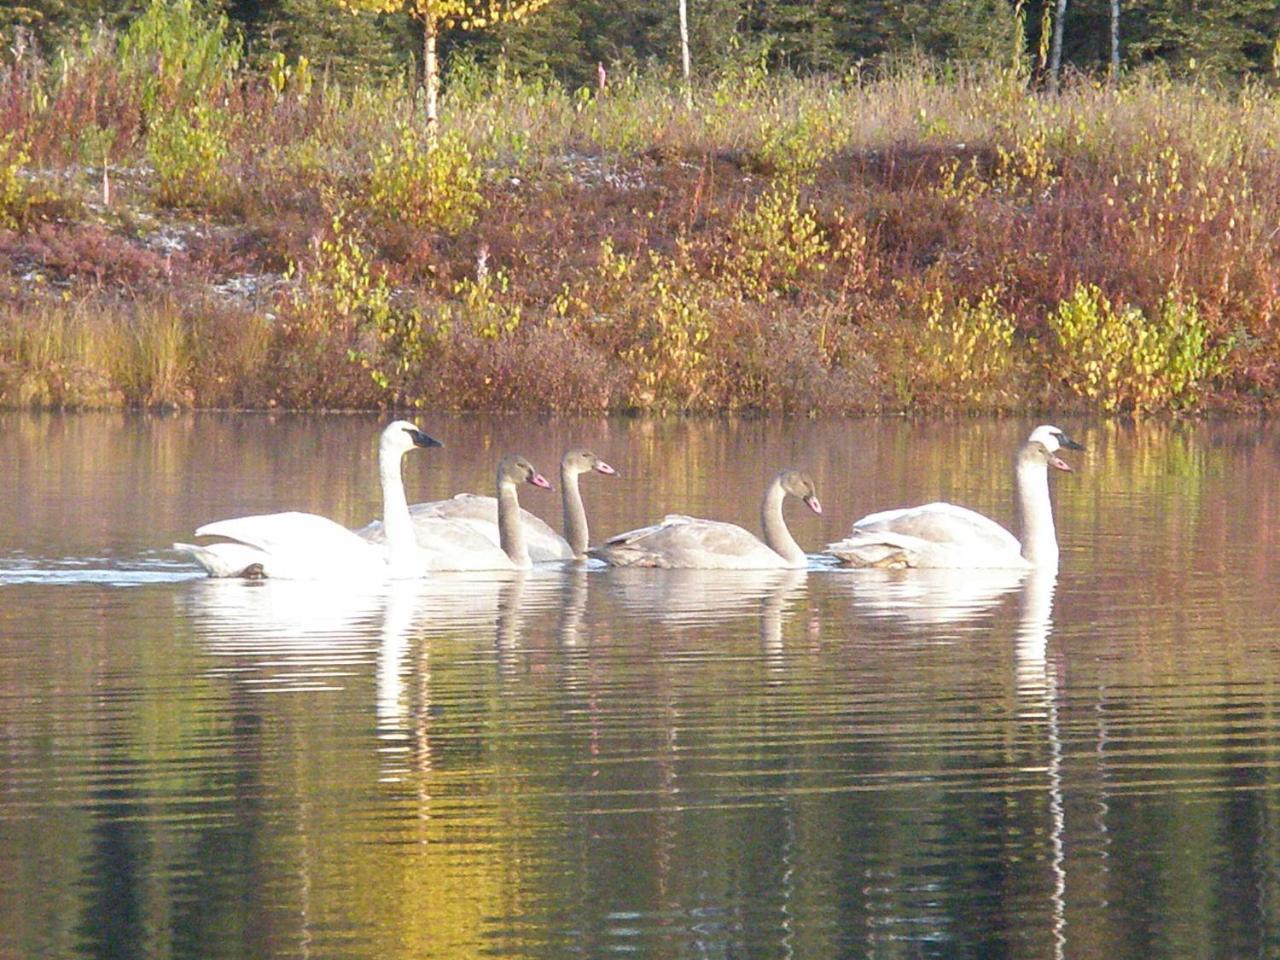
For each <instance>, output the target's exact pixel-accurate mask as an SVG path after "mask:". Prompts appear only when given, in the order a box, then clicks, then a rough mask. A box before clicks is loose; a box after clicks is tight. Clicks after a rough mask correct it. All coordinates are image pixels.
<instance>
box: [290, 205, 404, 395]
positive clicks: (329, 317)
mask: <svg viewBox="0 0 1280 960" xmlns="http://www.w3.org/2000/svg"><path fill="white" fill-rule="evenodd" d="M287 275H288V279H289V280H290V281H291V284H292V286H291V288H290V289H289V290H288V292H287V293H286V294H285V295H284V296H282V297H281V299H280V302H279V304H278V306H277V314H278V315H277V319H276V325H275V335H274V336H273V338H272V344H271V361H270V362H271V365H272V366H273V367H274V369H275V371H276V378H275V384H276V387H277V391H276V396H275V397H274V398H273V399H275V400H276V401H277V402H281V403H284V404H286V405H301V406H323V407H349V406H361V405H369V404H371V403H372V404H373V405H376V404H377V400H378V398H379V397H381V396H383V395H384V394H383V391H384V390H385V387H386V384H385V382H384V381H383V380H382V379H381V377H380V376H379V370H378V367H377V365H376V364H377V363H378V362H379V357H380V354H379V349H380V348H379V338H380V335H381V333H382V331H385V330H386V329H388V328H389V327H390V326H391V324H392V318H393V316H394V308H393V306H392V302H391V287H390V285H389V284H388V282H387V279H386V275H385V273H384V272H383V270H382V269H381V268H380V267H379V266H378V265H377V264H376V263H375V261H374V256H373V252H372V250H371V248H370V247H369V245H368V242H367V240H366V239H365V236H364V234H363V232H362V231H361V230H360V229H359V227H358V225H356V224H354V223H353V222H352V221H351V219H350V215H349V214H348V213H347V211H346V210H345V209H342V208H339V209H337V210H336V211H335V212H334V213H333V215H332V217H331V219H330V222H329V227H328V230H327V231H326V232H325V233H324V234H323V235H321V236H317V237H315V238H314V239H313V241H312V244H311V248H310V250H309V251H308V255H307V256H306V257H305V259H303V260H302V261H300V262H296V263H291V264H290V267H289V270H288V271H287ZM371 374H372V375H371Z"/></svg>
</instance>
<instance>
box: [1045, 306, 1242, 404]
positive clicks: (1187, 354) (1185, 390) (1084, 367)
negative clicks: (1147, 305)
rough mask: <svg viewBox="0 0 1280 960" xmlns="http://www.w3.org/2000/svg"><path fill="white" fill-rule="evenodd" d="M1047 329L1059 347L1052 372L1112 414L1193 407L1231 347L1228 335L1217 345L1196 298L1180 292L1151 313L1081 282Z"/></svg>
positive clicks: (1217, 372) (1221, 368) (1224, 361)
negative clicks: (1114, 300) (1113, 300)
mask: <svg viewBox="0 0 1280 960" xmlns="http://www.w3.org/2000/svg"><path fill="white" fill-rule="evenodd" d="M1049 327H1050V329H1051V330H1052V331H1053V333H1054V336H1055V338H1056V340H1057V348H1058V349H1057V351H1056V356H1055V362H1054V372H1055V373H1056V374H1058V375H1060V376H1062V377H1063V378H1064V379H1065V380H1066V382H1067V383H1068V384H1069V386H1070V387H1071V389H1073V390H1074V391H1075V392H1076V393H1077V394H1079V395H1080V396H1082V397H1085V398H1086V399H1088V400H1090V401H1092V402H1096V403H1098V404H1099V405H1100V406H1101V407H1102V409H1103V410H1105V411H1107V412H1108V413H1114V412H1117V411H1131V412H1133V413H1135V414H1142V413H1149V412H1152V411H1156V410H1164V409H1174V410H1176V409H1181V408H1183V407H1186V406H1189V405H1190V404H1192V403H1194V402H1195V401H1196V400H1197V399H1198V398H1199V396H1200V391H1201V389H1202V388H1203V386H1204V385H1205V383H1206V381H1208V380H1210V379H1211V378H1213V377H1215V376H1219V375H1221V374H1222V373H1223V371H1224V369H1225V363H1226V360H1227V357H1228V355H1229V354H1230V352H1231V349H1232V346H1233V344H1232V342H1231V341H1230V340H1229V339H1228V340H1226V341H1223V342H1220V343H1217V344H1211V343H1210V340H1211V338H1210V331H1209V329H1208V326H1207V325H1206V323H1205V321H1204V319H1203V317H1201V315H1200V310H1199V306H1198V304H1197V302H1196V300H1195V298H1194V297H1189V298H1186V299H1184V298H1182V297H1181V296H1180V295H1179V294H1178V293H1177V291H1170V293H1169V294H1168V295H1167V296H1166V297H1165V298H1164V299H1163V300H1161V302H1160V305H1159V307H1158V309H1157V311H1156V314H1155V316H1153V317H1148V316H1147V315H1146V314H1145V313H1144V312H1143V311H1142V310H1140V309H1139V308H1137V307H1134V306H1121V307H1114V306H1112V304H1111V301H1110V300H1108V299H1107V297H1106V296H1105V295H1103V293H1102V291H1101V290H1100V289H1099V288H1098V287H1096V286H1093V285H1091V284H1090V285H1086V284H1078V285H1077V286H1076V288H1075V291H1074V292H1073V293H1072V295H1071V298H1070V299H1068V300H1065V301H1063V302H1062V303H1060V304H1059V305H1058V308H1057V310H1055V311H1054V312H1053V313H1052V314H1051V315H1050V316H1049Z"/></svg>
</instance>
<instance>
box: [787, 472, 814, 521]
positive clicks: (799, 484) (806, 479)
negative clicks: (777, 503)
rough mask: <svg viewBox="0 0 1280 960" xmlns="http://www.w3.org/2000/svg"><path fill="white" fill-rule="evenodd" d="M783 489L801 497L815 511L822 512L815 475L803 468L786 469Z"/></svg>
mask: <svg viewBox="0 0 1280 960" xmlns="http://www.w3.org/2000/svg"><path fill="white" fill-rule="evenodd" d="M782 489H783V490H785V491H786V492H787V493H789V494H791V495H792V496H793V497H799V498H800V499H801V500H803V501H804V504H805V506H806V507H808V508H809V509H810V510H812V511H813V512H814V513H822V503H821V502H820V501H819V500H818V485H817V484H816V483H814V482H813V477H811V476H809V475H808V474H807V473H805V472H804V471H803V470H784V471H783V472H782Z"/></svg>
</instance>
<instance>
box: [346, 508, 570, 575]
mask: <svg viewBox="0 0 1280 960" xmlns="http://www.w3.org/2000/svg"><path fill="white" fill-rule="evenodd" d="M409 516H410V517H412V518H413V525H414V529H415V530H418V531H422V532H423V533H428V534H429V532H430V528H431V524H432V522H433V521H436V520H454V521H457V522H459V523H463V524H466V525H468V526H469V527H470V528H471V529H472V530H474V531H475V532H476V533H478V534H480V535H481V536H483V537H484V538H485V539H486V540H487V541H488V542H489V543H491V544H492V545H493V546H495V547H499V546H501V544H500V539H499V536H498V498H497V497H485V496H481V495H480V494H478V493H459V494H456V495H455V496H453V497H450V498H449V499H448V500H432V501H430V502H429V503H415V504H411V505H410V507H409ZM520 520H521V522H522V523H523V525H524V535H525V538H526V541H527V543H528V546H529V558H530V559H531V560H532V561H533V562H534V563H543V562H546V561H550V560H572V559H573V551H572V550H571V549H570V548H569V544H568V542H567V541H566V540H565V539H564V537H562V536H560V534H558V533H556V532H555V530H553V529H552V528H551V526H550V524H548V523H547V522H546V521H545V520H543V519H542V518H541V517H539V516H537V515H536V514H532V513H530V512H529V511H528V510H526V509H524V508H523V507H521V508H520ZM356 532H357V533H358V534H359V535H360V536H361V537H363V538H365V539H366V540H368V541H370V542H371V543H381V542H383V541H384V540H385V539H386V534H385V533H384V531H383V529H382V523H381V521H378V520H375V521H373V522H372V523H370V524H369V525H368V526H365V527H362V528H360V529H359V530H357V531H356ZM419 542H420V544H421V545H422V546H426V544H422V543H421V538H419Z"/></svg>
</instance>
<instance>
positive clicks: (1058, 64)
mask: <svg viewBox="0 0 1280 960" xmlns="http://www.w3.org/2000/svg"><path fill="white" fill-rule="evenodd" d="M1066 19H1067V0H1058V8H1057V12H1055V13H1054V15H1053V46H1052V48H1050V50H1049V90H1050V92H1052V93H1057V92H1058V73H1059V71H1060V70H1061V69H1062V24H1063V21H1064V20H1066Z"/></svg>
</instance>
